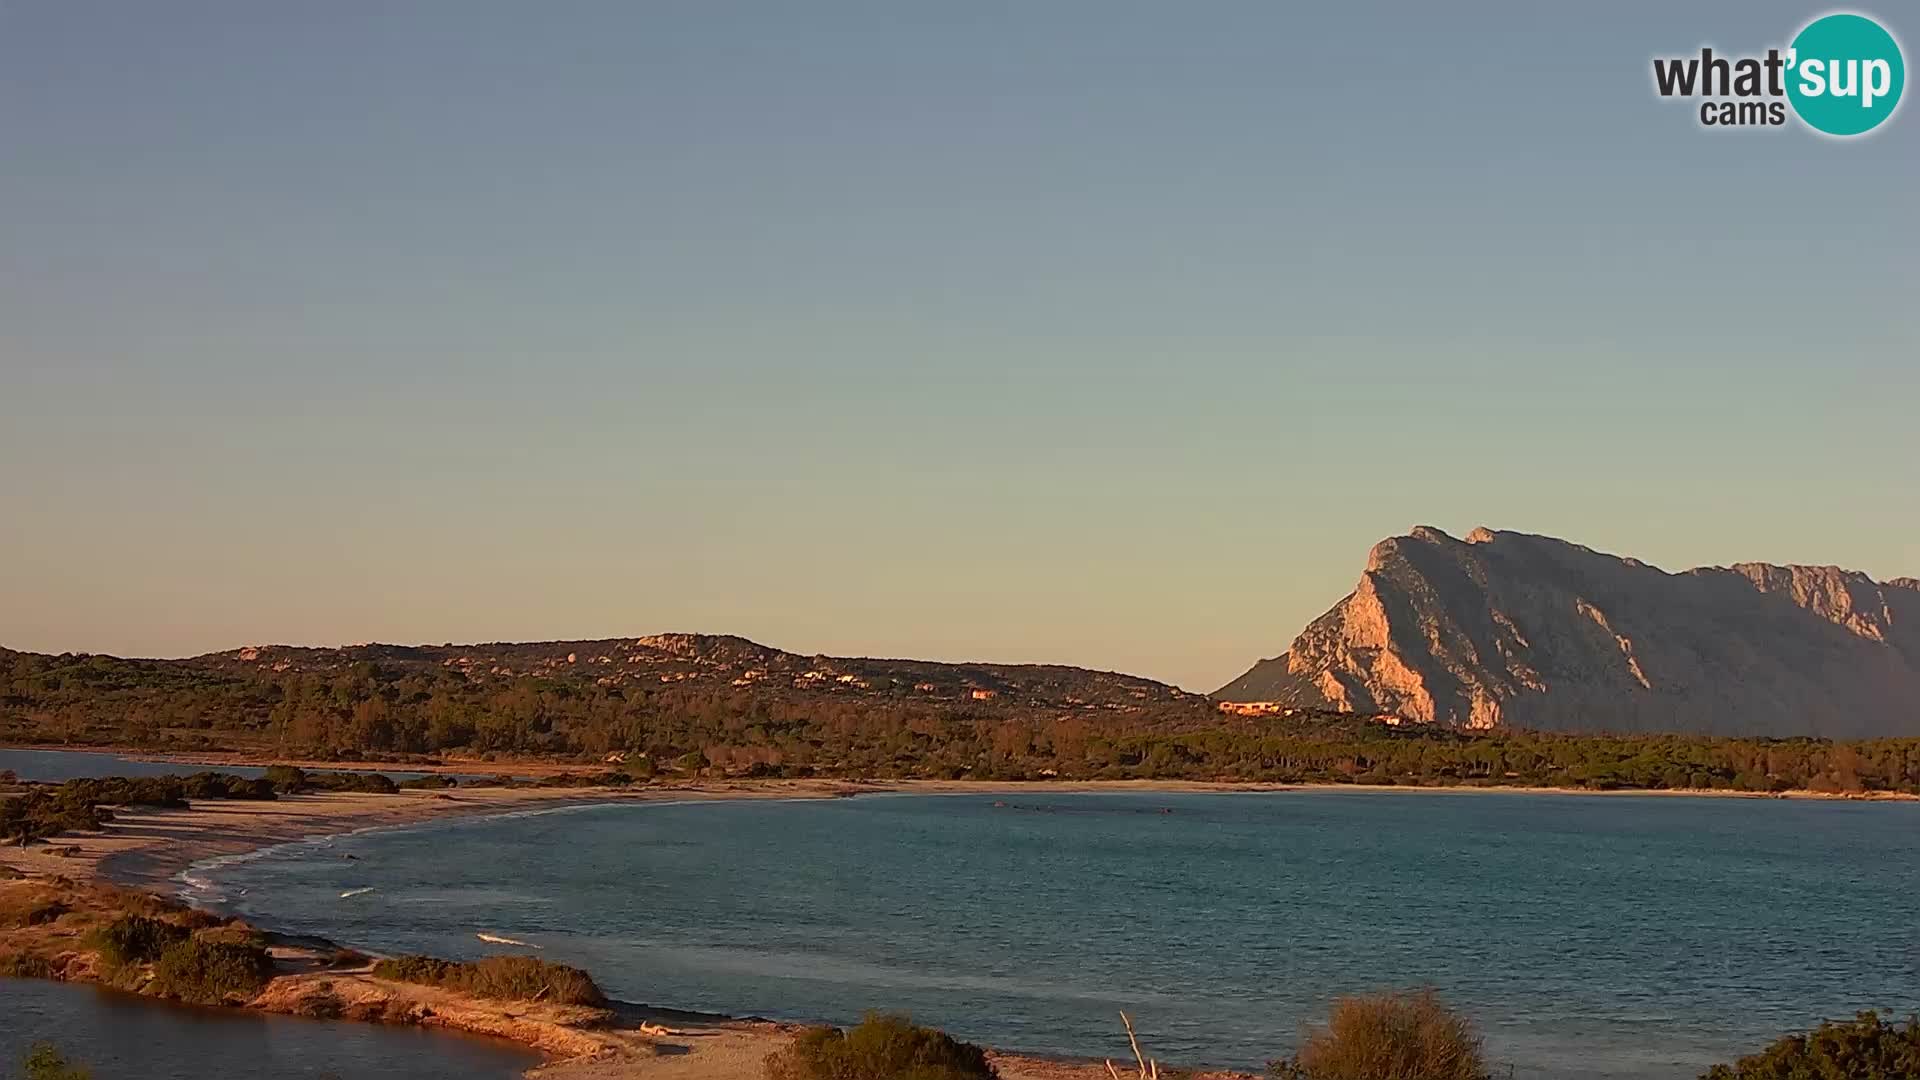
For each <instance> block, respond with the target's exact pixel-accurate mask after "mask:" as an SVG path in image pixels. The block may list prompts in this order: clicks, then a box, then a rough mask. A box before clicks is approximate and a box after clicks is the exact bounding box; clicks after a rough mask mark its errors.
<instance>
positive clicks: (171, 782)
mask: <svg viewBox="0 0 1920 1080" xmlns="http://www.w3.org/2000/svg"><path fill="white" fill-rule="evenodd" d="M265 772H266V775H265V776H262V777H258V778H248V777H243V776H235V775H233V774H231V773H220V772H197V773H193V774H191V775H188V776H131V777H130V776H107V777H87V778H82V779H76V780H67V781H64V782H62V783H59V784H21V783H19V782H17V781H15V782H13V783H12V784H10V785H8V784H4V783H0V841H4V842H8V843H16V844H18V843H28V842H31V841H34V840H42V839H45V838H47V837H50V836H55V835H58V834H59V833H63V832H70V831H76V830H77V831H82V832H90V831H94V830H98V829H99V828H101V827H102V826H103V825H104V824H105V823H106V822H108V821H111V820H113V809H112V808H114V807H127V806H140V807H152V808H157V809H179V808H181V807H185V806H187V805H188V804H189V803H190V802H191V801H192V800H195V799H202V800H204V799H244V800H255V801H270V800H273V799H277V798H279V797H280V796H281V795H291V794H299V793H303V792H309V791H364V792H375V793H379V794H392V793H393V792H395V791H398V790H399V787H398V785H396V784H395V783H394V782H393V781H392V780H391V779H389V778H387V777H385V776H382V775H380V774H378V773H332V772H314V773H308V772H304V771H302V770H300V769H296V768H293V767H291V766H286V765H275V766H272V767H270V768H268V769H266V770H265ZM8 788H11V790H10V791H8V790H6V789H8Z"/></svg>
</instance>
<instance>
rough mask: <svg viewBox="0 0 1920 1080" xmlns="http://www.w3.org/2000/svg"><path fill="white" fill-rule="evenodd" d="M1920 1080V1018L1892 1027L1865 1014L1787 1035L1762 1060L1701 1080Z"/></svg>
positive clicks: (1712, 1072)
mask: <svg viewBox="0 0 1920 1080" xmlns="http://www.w3.org/2000/svg"><path fill="white" fill-rule="evenodd" d="M1916 1076H1920V1017H1911V1016H1910V1017H1908V1018H1907V1022H1906V1023H1905V1024H1893V1023H1890V1022H1888V1021H1886V1020H1883V1019H1881V1018H1880V1016H1879V1014H1877V1013H1873V1012H1863V1013H1860V1014H1859V1015H1858V1016H1856V1017H1854V1018H1853V1019H1852V1020H1845V1021H1829V1022H1827V1023H1823V1024H1821V1025H1820V1026H1819V1027H1817V1028H1814V1029H1813V1030H1812V1031H1810V1032H1807V1033H1805V1034H1795V1035H1785V1036H1782V1037H1781V1038H1780V1039H1778V1040H1776V1041H1775V1042H1774V1043H1773V1044H1772V1045H1770V1046H1768V1047H1767V1048H1766V1049H1765V1050H1762V1051H1761V1052H1760V1053H1758V1054H1754V1055H1752V1056H1750V1057H1744V1058H1741V1059H1740V1060H1739V1061H1738V1062H1736V1063H1734V1064H1732V1065H1715V1066H1714V1067H1713V1068H1712V1069H1709V1070H1708V1071H1707V1072H1706V1073H1704V1074H1702V1076H1701V1080H1829V1078H1832V1080H1840V1078H1845V1080H1911V1078H1912V1077H1916Z"/></svg>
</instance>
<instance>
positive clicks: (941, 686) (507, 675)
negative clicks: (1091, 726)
mask: <svg viewBox="0 0 1920 1080" xmlns="http://www.w3.org/2000/svg"><path fill="white" fill-rule="evenodd" d="M149 663H151V661H149ZM179 663H181V664H184V665H187V666H190V667H193V668H198V669H203V670H207V671H212V672H219V673H223V674H230V675H236V676H242V677H246V676H258V675H259V673H261V672H267V673H270V674H272V675H284V674H296V675H298V674H322V675H324V674H332V673H337V672H340V671H343V670H347V669H350V668H352V667H353V666H354V665H356V664H377V665H381V666H383V667H388V668H392V669H395V670H401V671H405V670H417V671H424V670H428V669H444V670H448V671H454V672H458V673H459V674H460V675H461V676H462V677H464V678H465V679H467V680H469V681H472V682H478V683H495V684H499V683H508V682H512V681H514V680H519V679H538V680H547V681H551V682H560V683H568V684H572V685H577V686H586V685H591V686H598V687H647V688H651V687H654V686H660V685H672V684H675V683H683V682H693V683H696V684H699V685H702V686H712V687H719V686H726V687H729V688H732V689H738V690H747V691H751V692H752V693H754V694H756V695H764V696H766V697H768V698H779V699H789V700H791V699H795V698H796V696H797V695H802V694H815V693H827V694H835V695H840V696H842V697H846V698H901V699H907V698H912V699H918V700H923V701H931V702H956V701H968V702H984V701H1000V700H1001V699H1004V700H1005V704H1007V705H1010V706H1021V705H1024V706H1031V707H1037V708H1081V709H1096V710H1097V709H1109V710H1126V709H1135V710H1137V709H1140V708H1142V707H1144V706H1145V705H1147V704H1154V705H1164V704H1167V703H1169V702H1181V701H1186V702H1189V703H1199V702H1204V701H1205V698H1204V697H1203V696H1202V695H1198V694H1189V693H1187V692H1186V691H1183V690H1180V689H1179V688H1177V687H1173V686H1168V685H1167V684H1165V683H1159V682H1154V681H1153V680H1151V679H1142V678H1138V677H1136V676H1132V675H1121V674H1118V673H1115V672H1107V671H1090V670H1088V669H1085V668H1076V667H1064V666H1059V665H1052V664H980V663H961V664H948V663H939V662H935V661H930V660H881V659H866V658H852V657H837V656H802V655H800V654H798V653H790V652H786V651H783V650H781V649H775V648H772V647H769V646H766V645H761V644H759V643H758V642H753V641H749V640H747V639H746V638H742V637H734V636H732V635H726V634H653V635H649V636H647V637H640V638H608V639H601V640H594V641H542V642H520V643H498V644H489V645H351V646H347V647H345V648H338V649H311V648H298V647H293V646H284V645H264V646H251V647H248V648H244V649H236V650H233V651H231V652H223V653H212V654H209V655H207V656H202V657H197V658H195V659H193V660H186V661H180V662H179Z"/></svg>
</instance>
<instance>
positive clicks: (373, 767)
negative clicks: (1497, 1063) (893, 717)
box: [0, 744, 1920, 802]
mask: <svg viewBox="0 0 1920 1080" xmlns="http://www.w3.org/2000/svg"><path fill="white" fill-rule="evenodd" d="M6 750H32V751H40V752H51V753H64V754H101V755H107V756H112V757H119V758H125V759H127V760H129V761H140V762H145V763H149V764H162V765H167V764H173V765H182V766H191V767H194V768H196V769H212V770H216V771H217V770H219V769H222V768H235V767H245V768H262V767H265V766H268V765H291V766H294V767H296V768H300V769H307V770H309V771H313V770H331V771H350V772H395V773H402V772H406V773H422V774H427V775H455V776H517V777H524V778H530V779H539V778H543V777H552V776H562V775H575V776H578V775H590V774H593V773H604V772H607V771H610V770H615V769H617V768H618V767H619V764H620V763H617V762H614V763H608V762H583V763H571V764H569V763H560V762H551V761H511V762H504V761H469V760H462V759H448V758H438V759H436V763H435V764H425V763H421V762H407V761H339V760H326V759H300V760H287V759H283V758H276V757H273V756H271V755H261V754H250V753H246V752H241V751H207V752H203V753H196V752H178V753H173V752H167V751H157V750H141V749H138V748H133V747H117V746H86V747H71V746H52V745H44V744H35V745H26V746H0V752H3V751H6ZM781 785H800V786H809V787H812V786H822V785H824V786H838V787H842V788H845V789H848V790H847V791H846V792H841V793H837V794H870V793H881V792H892V793H897V794H915V793H919V794H943V795H944V794H967V793H975V794H981V795H1002V794H1007V793H1010V792H1012V793H1018V792H1029V791H1031V792H1045V791H1053V792H1059V793H1063V794H1065V793H1085V792H1095V793H1097V792H1102V791H1164V792H1193V793H1222V794H1226V793H1233V792H1276V791H1293V792H1303V793H1305V792H1321V791H1356V792H1370V793H1382V792H1384V793H1414V794H1421V793H1444V794H1509V795H1597V796H1613V797H1622V796H1635V795H1644V796H1651V797H1658V798H1700V799H1787V800H1804V801H1816V802H1920V794H1914V793H1910V792H1904V791H1814V790H1812V789H1809V788H1789V789H1787V790H1784V791H1741V790H1736V789H1733V788H1627V787H1622V788H1588V787H1571V786H1567V787H1559V786H1554V785H1542V784H1484V783H1483V784H1464V783H1463V784H1360V783H1351V784H1350V783H1340V782H1335V781H1325V780H1175V779H1151V780H1143V779H1126V780H1076V779H1060V778H1055V777H1047V778H1042V779H1039V780H934V779H924V778H892V779H886V778H871V777H868V778H858V777H836V776H815V777H804V778H801V777H794V778H757V779H748V778H745V777H741V778H726V777H708V778H699V777H681V778H672V779H664V780H663V779H654V780H651V781H645V780H637V781H636V782H635V783H634V784H633V785H632V786H631V787H629V788H491V787H481V786H473V787H466V788H450V789H447V790H448V791H449V792H455V793H458V794H459V795H460V796H461V797H463V798H464V797H466V795H467V793H476V794H478V793H486V794H488V795H492V794H496V793H507V792H531V791H545V792H547V793H549V794H548V796H547V797H549V798H552V797H565V796H567V795H573V796H580V797H584V796H583V794H582V793H585V792H601V793H603V794H604V793H616V794H620V795H622V796H623V797H625V798H641V797H643V795H642V793H644V792H653V791H661V790H679V791H699V790H706V791H709V792H711V791H713V790H715V789H719V790H722V791H726V792H736V791H756V790H758V789H760V788H762V787H778V786H781ZM403 794H405V793H403ZM301 797H303V798H304V797H305V796H301ZM761 797H768V796H761ZM613 801H620V800H618V799H616V800H613Z"/></svg>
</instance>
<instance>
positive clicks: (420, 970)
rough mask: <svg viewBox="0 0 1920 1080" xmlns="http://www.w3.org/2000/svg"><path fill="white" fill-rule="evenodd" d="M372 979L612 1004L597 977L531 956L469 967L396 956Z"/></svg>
mask: <svg viewBox="0 0 1920 1080" xmlns="http://www.w3.org/2000/svg"><path fill="white" fill-rule="evenodd" d="M373 974H374V975H375V976H376V977H378V978H382V979H393V980H396V981H399V982H412V983H421V984H423V985H426V986H439V987H443V988H445V989H448V990H458V991H461V992H463V993H468V994H472V995H474V996H475V997H484V998H497V999H500V1000H503V1001H552V1002H556V1003H558V1004H562V1005H592V1006H594V1007H596V1008H598V1007H602V1006H605V1005H606V1003H607V997H606V995H605V994H603V993H601V992H600V987H599V986H598V985H597V984H596V983H594V981H593V976H591V975H588V974H587V973H586V972H584V971H582V970H580V969H579V968H576V967H568V966H567V965H565V964H552V963H548V962H547V961H545V960H541V959H538V958H536V957H532V956H488V957H483V958H481V959H479V960H476V961H474V962H472V963H470V964H461V963H455V962H454V961H452V960H441V959H438V958H436V957H432V956H397V957H392V958H389V959H386V960H382V961H380V962H379V963H377V964H375V965H374V966H373Z"/></svg>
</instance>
